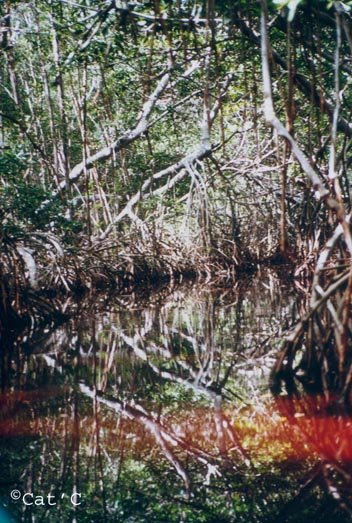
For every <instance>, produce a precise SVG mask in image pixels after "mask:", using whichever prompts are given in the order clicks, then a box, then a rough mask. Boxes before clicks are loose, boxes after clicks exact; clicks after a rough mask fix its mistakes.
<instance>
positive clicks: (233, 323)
mask: <svg viewBox="0 0 352 523" xmlns="http://www.w3.org/2000/svg"><path fill="white" fill-rule="evenodd" d="M304 300H305V295H304V292H299V291H297V289H296V288H295V287H294V285H293V284H292V283H291V284H288V283H286V284H285V283H283V280H282V279H280V278H279V277H278V276H277V275H275V274H273V273H270V272H265V273H262V274H260V275H259V276H257V277H256V278H254V279H252V280H250V279H248V280H243V281H241V282H240V283H238V284H236V285H235V284H231V285H228V287H227V288H217V287H216V286H215V285H213V286H210V285H205V284H202V285H190V284H188V285H184V286H183V287H180V288H178V289H177V290H174V291H169V290H167V289H166V290H165V289H164V290H163V292H159V293H156V294H154V295H151V296H149V297H148V299H141V298H140V297H137V296H125V297H121V296H120V297H119V298H113V299H112V298H111V299H109V300H103V298H101V299H100V300H99V299H98V300H97V302H96V303H92V304H90V305H89V306H87V305H85V310H84V312H82V313H81V314H80V313H77V315H76V317H75V318H74V319H72V320H71V321H70V322H68V323H67V324H65V325H62V326H60V327H58V328H56V329H53V330H51V331H50V329H48V328H47V329H44V330H39V331H38V330H36V331H35V332H32V333H30V334H29V333H22V335H19V336H18V337H17V338H15V339H11V336H10V335H7V336H5V337H3V339H2V348H1V396H0V403H1V415H0V456H1V479H0V502H1V505H2V507H3V512H0V522H2V523H5V521H28V522H29V521H30V522H40V521H43V522H47V521H48V522H66V521H67V522H69V521H70V522H71V521H72V522H74V521H77V522H79V523H81V522H82V523H83V522H115V521H117V522H165V523H168V522H170V523H172V522H194V523H201V522H214V523H221V522H236V521H239V522H257V521H258V522H259V521H260V522H274V521H276V522H278V523H279V522H284V521H288V522H305V521H317V522H318V521H319V522H335V521H336V522H337V521H349V518H350V515H349V504H348V499H349V495H350V493H349V492H348V488H349V487H348V485H349V483H348V474H349V473H350V471H349V468H350V463H351V462H352V447H351V443H348V442H350V441H352V428H351V422H350V417H349V416H346V415H345V414H341V412H340V413H338V415H337V414H336V415H335V414H334V413H330V414H331V415H329V414H328V415H327V414H326V412H328V405H323V403H322V402H321V401H320V400H317V399H314V400H313V399H311V398H310V399H309V401H308V400H303V399H302V398H301V399H300V400H298V399H297V398H296V399H295V400H292V399H291V398H287V397H286V396H285V394H282V395H281V396H280V397H279V398H276V399H275V398H273V397H272V395H271V394H270V391H269V385H268V384H269V377H270V372H271V369H272V368H273V365H274V362H275V359H276V357H277V354H278V351H279V349H280V345H281V342H282V336H283V332H284V331H285V329H286V328H287V327H289V326H290V325H291V324H292V323H293V322H294V320H295V319H296V318H297V317H298V315H299V311H300V308H301V306H302V304H303V302H304ZM319 401H320V403H319ZM350 436H351V437H350ZM341 442H342V443H341ZM334 467H335V468H334ZM338 467H339V468H338ZM346 478H347V479H346ZM11 496H12V497H11ZM17 497H19V499H12V498H17Z"/></svg>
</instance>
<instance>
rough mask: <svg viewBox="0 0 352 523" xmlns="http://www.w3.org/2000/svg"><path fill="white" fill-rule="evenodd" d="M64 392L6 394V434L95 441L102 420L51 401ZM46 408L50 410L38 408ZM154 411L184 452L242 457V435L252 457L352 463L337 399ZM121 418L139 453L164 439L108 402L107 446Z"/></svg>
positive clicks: (349, 434) (1, 424)
mask: <svg viewBox="0 0 352 523" xmlns="http://www.w3.org/2000/svg"><path fill="white" fill-rule="evenodd" d="M62 393H63V389H62V388H50V389H44V390H43V389H41V390H36V391H29V392H24V391H19V392H7V393H5V394H2V395H0V407H1V416H0V436H2V437H4V436H11V437H16V436H43V435H46V436H50V437H57V436H58V433H59V434H60V433H61V434H62V433H63V432H66V434H67V432H68V433H70V434H72V435H74V434H75V433H76V432H77V430H79V431H80V435H81V437H82V436H83V438H85V437H86V438H87V440H89V439H90V438H91V436H92V427H95V421H96V419H95V417H94V415H93V413H91V414H87V413H86V414H85V415H84V416H82V417H81V418H80V419H79V424H78V426H77V423H76V424H75V422H74V419H73V408H72V406H70V405H69V402H67V403H65V407H64V408H63V409H60V410H59V412H58V408H57V405H54V406H52V405H50V403H47V400H48V399H52V398H55V397H58V396H61V397H62ZM43 400H45V403H44V402H43ZM43 408H44V410H45V413H44V414H39V413H38V412H40V411H41V412H43ZM153 410H154V411H155V409H151V413H150V420H151V421H152V424H153V423H154V424H155V427H157V428H161V429H162V430H164V431H165V434H167V437H168V438H169V440H170V442H173V444H174V445H178V446H179V447H180V449H181V450H184V451H185V452H187V449H190V448H192V447H193V448H194V449H199V450H202V451H204V452H207V453H208V454H209V455H212V456H214V457H219V455H220V454H222V453H223V452H224V449H225V451H226V453H227V456H228V457H233V459H236V460H238V459H239V455H238V452H237V451H238V448H239V447H238V442H239V443H240V445H241V447H242V448H243V449H245V450H246V451H247V452H248V453H249V454H250V456H251V457H252V458H253V459H255V460H259V461H262V462H265V461H269V460H270V461H273V462H280V461H287V460H289V461H302V460H305V459H307V458H308V457H310V456H315V457H320V458H321V459H324V460H338V461H340V462H346V463H349V462H351V463H352V417H351V416H352V414H351V413H347V412H346V408H343V406H342V405H341V404H340V403H339V402H338V401H337V400H335V399H333V398H329V399H328V400H327V399H325V398H322V397H318V396H315V397H314V396H309V397H308V396H306V397H302V398H290V397H282V396H280V397H278V398H276V399H275V400H271V401H269V402H268V401H267V402H266V404H264V405H261V406H260V408H259V407H255V406H253V407H251V408H246V410H233V408H231V406H230V405H228V404H227V405H226V406H225V409H224V410H223V411H222V412H221V413H219V411H217V412H214V410H213V408H212V407H211V406H209V407H208V408H206V407H201V408H197V407H194V406H193V405H192V406H191V407H190V408H189V409H185V408H184V406H183V407H182V408H180V410H179V411H174V412H173V413H172V414H166V413H165V415H161V416H160V415H159V416H158V417H157V418H156V417H154V416H153V413H152V412H153ZM219 416H220V417H219ZM121 419H122V420H123V432H124V435H125V437H127V440H128V441H129V443H127V447H129V448H130V451H131V452H132V453H133V454H134V455H138V454H140V453H144V452H145V451H146V448H147V447H149V449H150V448H151V447H157V446H158V444H157V441H156V439H155V437H154V436H155V434H153V430H149V429H148V428H146V426H145V425H143V424H142V423H141V422H140V420H138V419H131V418H130V416H129V419H128V418H127V417H125V416H124V415H123V414H122V417H121V416H120V415H119V414H117V413H116V412H115V413H114V412H111V411H109V409H107V410H106V409H105V407H103V406H102V407H101V408H100V412H99V424H98V425H97V426H99V427H100V429H103V432H102V433H101V436H100V437H101V439H103V440H104V443H105V444H106V445H108V446H109V447H111V448H114V447H115V445H116V444H117V439H118V438H117V434H118V433H120V428H119V421H120V420H121ZM152 424H151V425H152ZM64 425H65V429H64ZM151 425H150V424H149V427H150V426H151ZM220 449H221V451H220Z"/></svg>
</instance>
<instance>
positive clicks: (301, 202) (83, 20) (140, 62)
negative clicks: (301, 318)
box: [0, 0, 352, 350]
mask: <svg viewBox="0 0 352 523" xmlns="http://www.w3.org/2000/svg"><path fill="white" fill-rule="evenodd" d="M351 4H352V2H345V3H343V2H327V1H323V0H314V1H310V2H307V1H299V0H291V1H278V0H275V1H274V2H269V5H267V3H266V2H264V1H263V2H257V1H235V2H233V1H228V2H227V1H214V0H208V1H207V2H196V1H192V0H190V1H186V0H184V1H181V0H179V1H172V2H170V1H159V0H155V1H153V2H148V1H144V2H135V3H134V2H124V1H118V0H111V1H101V0H96V1H95V0H85V1H83V0H82V1H80V0H79V1H77V2H76V1H71V0H52V1H43V2H41V1H37V0H36V1H34V2H26V1H5V2H3V3H2V5H1V26H0V47H1V58H0V60H1V62H0V67H1V87H0V148H1V156H0V213H1V224H0V242H1V266H0V271H1V273H0V276H1V296H2V300H1V305H0V313H1V314H0V316H1V317H2V318H3V320H2V324H3V325H4V324H5V323H7V322H12V321H16V322H17V321H19V320H21V319H23V318H26V317H28V316H31V315H32V316H33V314H34V315H35V314H39V315H42V316H43V315H46V314H52V313H53V312H55V311H54V310H53V308H52V306H51V305H50V303H49V302H48V300H47V296H48V293H49V295H50V296H52V295H53V294H52V293H54V294H56V293H73V292H74V293H77V292H85V291H87V290H88V291H92V290H94V289H97V288H103V289H106V288H109V287H114V288H116V287H117V288H122V287H124V288H125V287H126V286H133V285H136V284H146V283H150V282H152V281H155V280H160V279H171V280H172V281H173V280H180V279H182V278H183V277H184V276H189V275H191V276H195V275H198V276H200V277H203V278H208V279H209V278H211V277H212V276H214V275H217V276H220V277H222V278H225V279H226V278H227V281H228V280H231V278H233V277H236V275H238V273H239V272H240V271H243V270H244V271H251V270H254V269H255V267H256V266H257V264H262V263H270V264H272V263H276V264H277V263H279V264H280V263H284V264H289V267H290V269H289V271H288V272H289V273H291V274H292V275H294V276H295V277H296V278H303V279H304V278H306V277H312V276H313V273H314V271H315V276H314V278H313V279H312V278H311V279H310V283H309V284H307V283H304V285H306V286H308V285H309V286H310V285H311V283H312V281H313V283H312V287H311V292H312V301H311V306H312V310H311V311H310V313H309V314H311V313H312V311H313V312H314V311H316V312H319V314H320V315H321V314H322V308H323V309H324V308H326V309H327V314H328V315H329V317H328V319H327V323H328V324H329V325H330V324H331V322H332V323H333V325H334V328H335V327H336V330H337V334H336V333H335V334H334V335H335V336H337V338H336V339H337V343H338V344H340V348H341V347H342V346H344V347H345V348H346V346H347V345H346V344H347V343H348V342H347V341H346V340H347V339H348V337H349V334H350V330H349V329H350V326H349V325H348V307H349V303H350V295H351V289H352V277H351V271H350V253H351V252H352V239H351V232H350V225H349V212H350V206H351V195H350V177H351V171H350V165H351V155H350V151H351V136H352V125H351V124H350V123H349V122H350V115H351V103H352V98H351V91H350V89H349V88H350V83H351V70H352V65H351V52H352V25H351V14H350V10H351ZM263 100H264V104H263ZM319 256H320V258H319ZM329 263H330V265H328V266H326V264H329ZM322 269H324V270H322ZM346 282H348V284H347V286H346ZM331 285H332V286H333V287H331ZM50 293H51V294H50ZM336 293H340V294H339V295H338V297H337V298H336V299H337V301H338V304H337V302H336V303H335V304H333V302H332V301H331V296H332V294H333V295H334V296H335V294H336ZM317 304H318V305H317ZM331 307H332V308H333V311H332V312H331ZM324 310H325V309H324ZM329 311H330V312H329ZM341 344H342V345H341ZM341 350H342V349H341Z"/></svg>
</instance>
